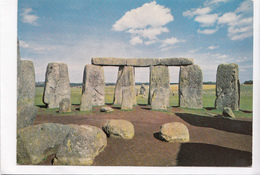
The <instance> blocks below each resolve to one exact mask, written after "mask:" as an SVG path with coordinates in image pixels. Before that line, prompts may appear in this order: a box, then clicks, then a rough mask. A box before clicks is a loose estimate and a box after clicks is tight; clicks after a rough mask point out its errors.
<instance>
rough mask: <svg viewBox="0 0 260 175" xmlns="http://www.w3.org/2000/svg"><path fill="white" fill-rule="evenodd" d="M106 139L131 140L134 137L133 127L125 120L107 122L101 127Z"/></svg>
mask: <svg viewBox="0 0 260 175" xmlns="http://www.w3.org/2000/svg"><path fill="white" fill-rule="evenodd" d="M102 129H103V131H104V132H105V133H106V134H107V136H108V137H113V138H117V139H132V138H133V137H134V133H135V131H134V126H133V124H132V123H131V122H129V121H127V120H115V119H112V120H108V121H107V122H106V123H105V124H104V126H103V127H102Z"/></svg>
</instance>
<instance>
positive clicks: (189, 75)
mask: <svg viewBox="0 0 260 175" xmlns="http://www.w3.org/2000/svg"><path fill="white" fill-rule="evenodd" d="M202 86H203V75H202V70H201V68H200V67H199V66H198V65H189V66H181V68H180V75H179V103H180V107H184V108H195V109H201V108H202V107H203V94H202Z"/></svg>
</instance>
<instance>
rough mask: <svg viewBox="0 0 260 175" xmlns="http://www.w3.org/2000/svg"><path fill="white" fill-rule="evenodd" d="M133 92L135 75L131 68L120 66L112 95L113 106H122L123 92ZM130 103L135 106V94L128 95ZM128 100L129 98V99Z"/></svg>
mask: <svg viewBox="0 0 260 175" xmlns="http://www.w3.org/2000/svg"><path fill="white" fill-rule="evenodd" d="M124 89H128V90H130V91H133V92H134V91H135V73H134V68H133V66H120V67H119V69H118V76H117V82H116V86H115V93H114V105H122V98H123V90H124ZM130 95H131V96H132V97H131V99H132V102H133V104H134V105H136V96H135V93H131V94H130ZM129 98H130V97H129Z"/></svg>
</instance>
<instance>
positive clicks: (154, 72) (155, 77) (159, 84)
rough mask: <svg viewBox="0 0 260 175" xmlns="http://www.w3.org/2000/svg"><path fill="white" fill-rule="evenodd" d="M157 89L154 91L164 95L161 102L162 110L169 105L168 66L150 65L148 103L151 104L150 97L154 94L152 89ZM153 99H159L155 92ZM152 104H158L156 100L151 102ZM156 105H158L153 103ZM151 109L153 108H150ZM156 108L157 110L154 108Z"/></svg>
mask: <svg viewBox="0 0 260 175" xmlns="http://www.w3.org/2000/svg"><path fill="white" fill-rule="evenodd" d="M156 89H158V90H159V91H157V92H156V93H158V94H162V93H163V94H164V95H163V96H164V97H165V98H164V100H163V103H162V104H161V107H162V110H164V109H165V107H164V106H166V108H167V107H168V106H169V93H170V76H169V68H168V67H167V66H151V67H150V86H149V97H148V104H152V98H153V95H154V91H155V90H156ZM154 97H155V98H154V100H159V101H161V98H160V97H157V94H155V96H154ZM153 103H154V104H158V103H159V102H158V103H157V102H155V101H154V102H153ZM155 106H158V105H154V107H155ZM152 109H153V108H152ZM156 110H159V109H158V108H156Z"/></svg>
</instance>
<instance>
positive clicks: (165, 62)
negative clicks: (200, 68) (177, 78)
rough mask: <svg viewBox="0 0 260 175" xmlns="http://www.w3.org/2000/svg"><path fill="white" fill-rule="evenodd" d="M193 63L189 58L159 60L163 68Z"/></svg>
mask: <svg viewBox="0 0 260 175" xmlns="http://www.w3.org/2000/svg"><path fill="white" fill-rule="evenodd" d="M193 63H194V61H193V59H191V58H161V59H160V64H161V65H164V66H188V65H192V64H193Z"/></svg>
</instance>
